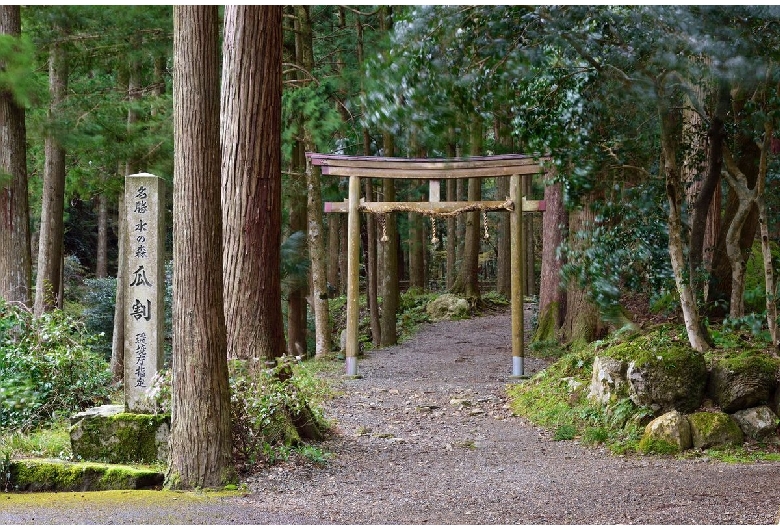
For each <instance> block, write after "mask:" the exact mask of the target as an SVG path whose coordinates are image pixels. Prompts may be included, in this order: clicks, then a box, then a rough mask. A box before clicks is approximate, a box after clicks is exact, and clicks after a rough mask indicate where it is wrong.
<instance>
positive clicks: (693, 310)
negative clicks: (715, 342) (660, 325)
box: [658, 88, 710, 352]
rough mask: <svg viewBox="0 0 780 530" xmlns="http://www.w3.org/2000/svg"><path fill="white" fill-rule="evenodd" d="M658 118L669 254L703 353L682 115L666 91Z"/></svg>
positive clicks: (693, 337) (692, 335) (694, 342)
mask: <svg viewBox="0 0 780 530" xmlns="http://www.w3.org/2000/svg"><path fill="white" fill-rule="evenodd" d="M658 97H659V108H658V111H659V118H660V121H661V157H662V166H661V167H662V171H663V175H664V180H665V183H666V197H667V201H668V204H669V213H668V215H667V223H668V227H669V257H670V260H671V264H672V271H673V273H674V282H675V285H676V286H677V293H678V295H679V297H680V307H681V309H682V312H683V320H684V321H685V329H686V331H687V334H688V341H689V342H690V344H691V347H692V348H693V349H694V350H696V351H698V352H704V351H707V350H708V349H709V347H710V346H709V343H708V340H707V335H706V331H705V329H704V327H703V325H702V323H701V321H700V319H699V309H698V306H697V304H696V294H695V292H694V290H693V286H692V284H691V280H690V271H689V270H688V261H687V260H686V259H685V248H684V242H683V225H682V194H683V190H682V175H681V173H680V169H679V167H678V165H677V154H676V147H677V145H678V142H676V141H675V131H676V129H677V126H678V123H677V122H678V120H679V117H677V116H676V113H675V111H674V110H672V109H671V108H670V107H669V106H668V103H667V102H666V101H665V98H666V94H665V93H664V91H663V90H662V89H660V88H659V90H658Z"/></svg>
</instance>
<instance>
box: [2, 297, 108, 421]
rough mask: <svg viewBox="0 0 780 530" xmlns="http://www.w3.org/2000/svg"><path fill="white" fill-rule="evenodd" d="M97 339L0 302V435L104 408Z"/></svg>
mask: <svg viewBox="0 0 780 530" xmlns="http://www.w3.org/2000/svg"><path fill="white" fill-rule="evenodd" d="M94 344H95V337H94V336H92V335H90V334H89V333H88V332H87V330H86V328H85V326H84V324H83V323H82V322H80V321H79V320H77V319H75V318H74V317H73V316H70V315H68V314H66V313H64V312H62V311H53V312H51V313H46V314H44V315H43V316H41V317H40V318H35V317H34V316H33V315H32V313H31V312H30V311H29V310H28V309H27V308H24V307H22V306H20V305H15V304H9V303H6V302H5V301H2V300H0V429H6V428H17V429H21V430H29V429H31V428H34V427H37V426H41V425H44V424H47V423H48V422H50V421H52V420H53V419H56V416H57V413H71V412H76V411H78V410H82V409H84V408H86V407H90V406H93V405H95V404H98V403H102V402H104V401H105V400H106V399H107V397H108V394H109V383H110V380H111V374H110V372H109V369H108V364H107V363H106V362H105V360H104V359H103V358H102V357H101V356H100V355H99V354H98V353H96V352H95V350H94V349H93V347H94Z"/></svg>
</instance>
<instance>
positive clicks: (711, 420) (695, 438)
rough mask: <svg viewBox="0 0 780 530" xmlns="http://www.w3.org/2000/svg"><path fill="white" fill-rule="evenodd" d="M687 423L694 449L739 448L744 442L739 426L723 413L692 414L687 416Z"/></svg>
mask: <svg viewBox="0 0 780 530" xmlns="http://www.w3.org/2000/svg"><path fill="white" fill-rule="evenodd" d="M688 423H689V424H690V426H691V441H692V442H693V447H695V448H696V449H707V448H709V447H722V446H739V445H742V443H743V441H744V436H743V434H742V430H740V428H739V425H737V423H736V422H735V421H734V419H733V418H732V417H731V416H729V415H728V414H726V413H725V412H694V413H693V414H689V415H688Z"/></svg>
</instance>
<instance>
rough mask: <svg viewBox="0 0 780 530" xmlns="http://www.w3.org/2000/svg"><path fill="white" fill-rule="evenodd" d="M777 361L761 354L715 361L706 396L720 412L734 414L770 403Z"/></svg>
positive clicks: (774, 385)
mask: <svg viewBox="0 0 780 530" xmlns="http://www.w3.org/2000/svg"><path fill="white" fill-rule="evenodd" d="M779 367H780V360H778V359H773V358H771V357H769V356H768V355H766V354H765V353H764V352H762V351H761V350H749V351H745V352H740V353H739V354H732V355H727V356H724V357H719V358H715V359H713V361H712V367H711V369H710V383H709V387H708V393H709V395H710V396H711V397H712V399H713V401H715V403H717V404H718V405H719V406H720V408H721V409H722V410H723V411H724V412H728V413H731V412H736V411H738V410H743V409H749V408H752V407H755V406H758V405H765V404H767V403H769V402H770V400H771V399H772V397H773V394H774V392H775V390H776V388H777V372H778V368H779Z"/></svg>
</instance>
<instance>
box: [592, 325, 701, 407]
mask: <svg viewBox="0 0 780 530" xmlns="http://www.w3.org/2000/svg"><path fill="white" fill-rule="evenodd" d="M706 383H707V365H706V363H705V361H704V357H703V356H702V355H701V354H700V353H698V352H696V351H694V350H693V349H691V348H690V346H689V345H688V343H687V341H686V340H684V338H681V337H678V336H677V335H675V334H674V332H673V331H670V330H668V329H659V330H656V331H654V332H651V333H649V334H647V335H643V336H641V337H637V338H635V339H633V340H631V341H628V342H623V343H621V344H616V345H613V346H610V347H608V348H606V349H605V350H604V351H603V353H602V354H600V355H599V356H598V358H597V359H596V362H595V363H594V365H593V377H592V381H591V391H590V394H589V397H590V398H591V399H592V400H593V401H597V402H600V403H606V402H608V401H609V400H611V399H614V397H615V396H617V398H621V397H626V396H627V397H630V398H631V401H633V402H634V403H635V404H636V405H637V406H640V407H648V408H649V409H651V410H652V411H653V412H654V413H656V414H663V413H666V412H670V411H672V410H678V411H680V412H691V411H694V410H696V409H697V408H698V407H699V406H700V405H701V402H702V399H703V397H704V389H705V387H706Z"/></svg>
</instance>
